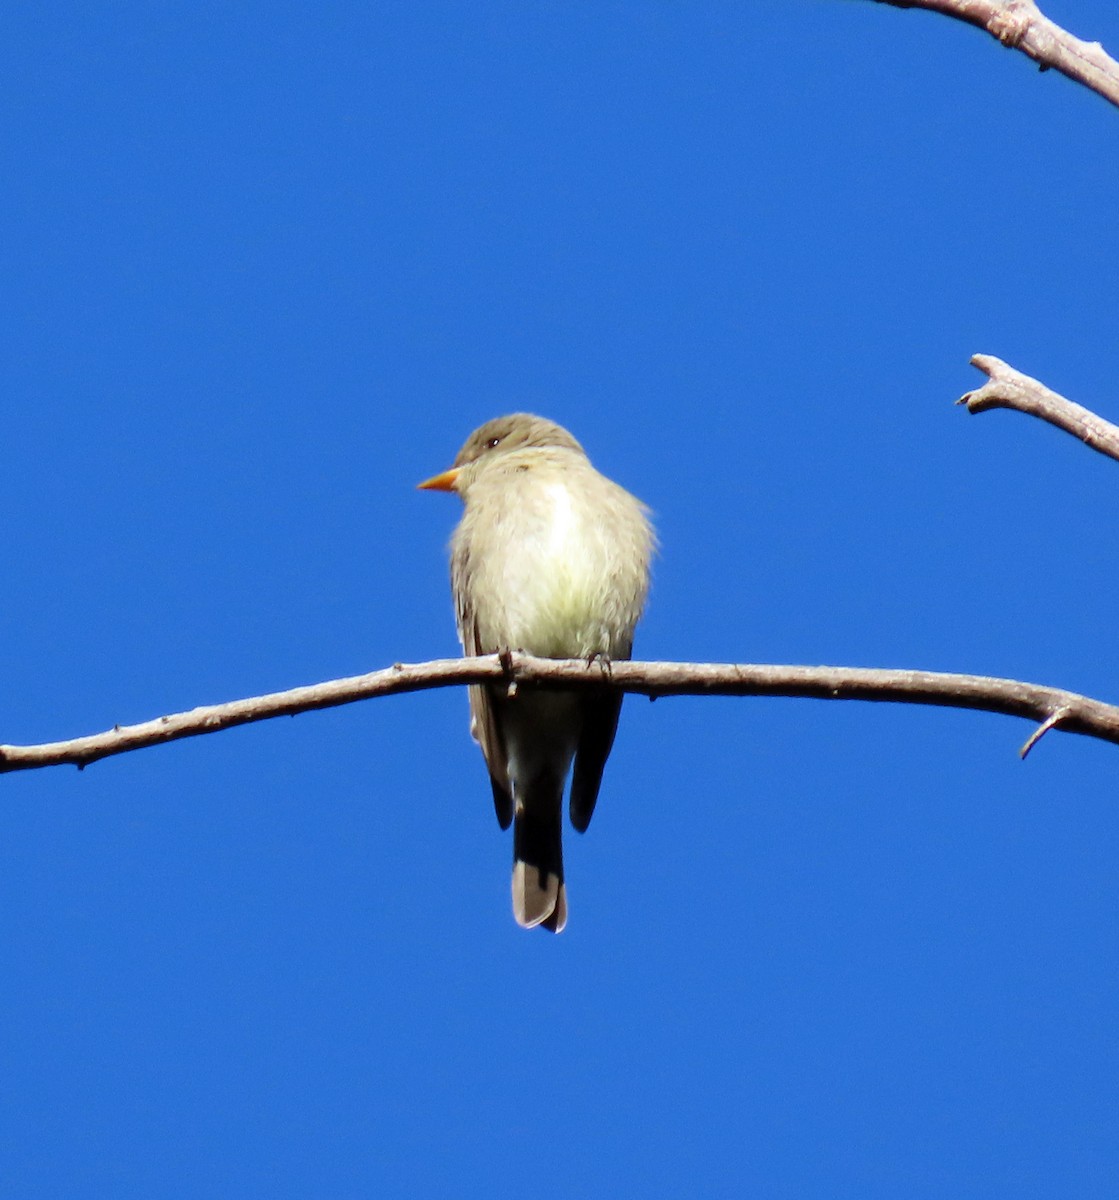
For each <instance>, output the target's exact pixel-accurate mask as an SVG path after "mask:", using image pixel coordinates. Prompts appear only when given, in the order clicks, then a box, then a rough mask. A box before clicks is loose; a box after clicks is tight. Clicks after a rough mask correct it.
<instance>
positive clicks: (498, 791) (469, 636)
mask: <svg viewBox="0 0 1119 1200" xmlns="http://www.w3.org/2000/svg"><path fill="white" fill-rule="evenodd" d="M464 615H465V614H464ZM460 632H461V633H462V646H463V650H464V652H465V653H466V654H467V655H471V656H472V655H475V654H489V653H492V651H490V650H485V649H483V648H482V647H481V645H480V643H479V639H478V627H477V624H476V623H475V622H474V621H473V620H472V619H471V620H469V621H464V622H463V623H462V624H461V625H460ZM468 690H469V692H470V732H471V735H472V736H473V738H474V740H475V741H476V742H477V743H478V745H479V746H481V747H482V754H483V755H484V756H485V759H486V766H487V767H489V770H490V785H491V786H492V788H493V808H494V812H495V813H496V814H497V823H498V824H499V825H500V826H501V828H502V829H508V828H509V825H510V823H511V822H512V820H513V796H512V792H511V789H510V787H509V762H508V756H507V755H506V751H505V739H504V738H503V737H502V736H501V728H500V726H499V724H498V721H497V714H496V712H495V711H494V709H495V707H496V705H497V704H498V703H500V701H499V700H498V699H497V697H496V695H495V694H494V691H493V689H492V688H490V687H488V686H487V685H486V684H479V683H472V684H471V685H470V687H469V689H468Z"/></svg>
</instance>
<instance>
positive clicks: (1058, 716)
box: [1018, 708, 1069, 758]
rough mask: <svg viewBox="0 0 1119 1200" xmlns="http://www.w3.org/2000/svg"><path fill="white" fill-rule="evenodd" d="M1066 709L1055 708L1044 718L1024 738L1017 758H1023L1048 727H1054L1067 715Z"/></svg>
mask: <svg viewBox="0 0 1119 1200" xmlns="http://www.w3.org/2000/svg"><path fill="white" fill-rule="evenodd" d="M1068 715H1069V714H1068V710H1067V709H1064V708H1058V709H1055V710H1054V711H1053V712H1051V713H1050V714H1049V716H1047V717H1046V718H1045V720H1044V721H1042V723H1041V724H1040V725H1039V726H1038V727H1037V728H1036V729H1035V730H1034V731H1033V733H1031V734H1030V736H1029V737H1028V738H1026V741H1025V744H1024V745H1023V746H1022V749H1021V750H1019V751H1018V756H1019V758H1025V757H1026V755H1027V754H1029V752H1030V751H1031V750H1032V749H1033V748H1034V747H1035V746H1036V745H1037V744H1038V742H1040V741H1041V739H1042V738H1043V737H1044V736H1045V735H1046V734H1047V733H1048V732H1049V730H1050V729H1056V728H1057V726H1058V725H1059V724H1060V723H1061V722H1062V721H1063V720H1064V719H1065V717H1067V716H1068Z"/></svg>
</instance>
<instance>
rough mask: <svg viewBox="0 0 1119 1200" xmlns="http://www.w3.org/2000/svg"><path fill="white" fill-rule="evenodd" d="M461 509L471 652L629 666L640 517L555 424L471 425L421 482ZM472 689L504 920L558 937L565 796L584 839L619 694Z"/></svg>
mask: <svg viewBox="0 0 1119 1200" xmlns="http://www.w3.org/2000/svg"><path fill="white" fill-rule="evenodd" d="M419 486H420V487H421V488H430V489H435V490H438V491H448V492H450V491H453V492H457V493H458V495H459V496H460V497H461V499H462V501H463V504H464V505H465V511H464V513H463V516H462V520H461V521H460V522H459V524H458V527H457V529H456V530H455V533H454V537H453V539H452V542H451V588H452V591H453V593H454V603H455V614H456V618H457V621H458V632H459V638H460V639H461V641H462V644H463V650H464V652H465V653H466V654H468V655H474V654H493V653H502V652H504V651H508V650H523V651H525V652H527V653H529V654H536V655H541V656H543V657H545V658H585V659H587V660H588V661H589V660H591V659H593V658H596V657H597V658H600V659H602V660H605V662H606V663H607V664H608V663H609V660H611V659H623V658H629V656H630V652H631V650H632V647H633V630H634V626H635V625H636V624H637V619H638V617H639V616H640V615H641V608H642V605H643V604H644V602H645V594H646V592H647V590H648V586H649V557H650V554H651V552H652V548H653V541H654V539H653V530H652V527H651V526H650V524H649V521H648V520H647V518H646V515H645V513H646V510H645V508H644V506H643V505H642V504H641V503H640V501H638V500H636V499H634V497H633V496H631V495H630V494H629V493H628V492H627V491H625V490H624V489H622V488H620V487H619V486H618V485H617V484H616V483H613V482H612V481H611V480H609V479H607V478H606V477H605V476H604V475H600V474H599V473H598V472H597V471H596V470H595V469H594V467H592V466H591V464H590V460H589V459H588V458H587V456H586V454H585V453H584V452H583V448H582V446H580V445H579V443H578V442H577V441H576V440H575V439H574V438H573V437H572V436H571V434H569V433H568V432H567V430H566V429H561V428H560V426H558V425H555V424H553V423H552V422H551V421H546V420H544V419H543V418H542V417H534V416H531V415H529V414H527V413H514V414H512V415H511V416H507V417H498V418H496V419H495V420H493V421H488V422H487V423H486V424H485V425H483V426H482V427H481V428H480V429H476V430H475V431H474V432H473V433H472V434H471V435H470V437H469V438H468V439H467V441H466V444H465V445H464V446H463V448H462V449H461V450H460V451H459V453H458V457H457V458H456V459H455V462H454V466H453V467H451V469H450V470H449V471H444V472H443V473H442V474H441V475H436V476H434V477H433V478H431V479H428V480H425V481H424V482H423V483H421V484H420V485H419ZM508 692H509V689H507V688H505V687H502V686H492V685H486V686H472V687H471V688H470V712H471V723H470V730H471V733H472V734H473V735H474V737H475V739H476V740H477V741H478V743H479V744H480V746H481V747H482V753H483V754H484V755H485V758H486V765H487V766H488V767H489V772H490V781H491V783H492V785H493V800H494V808H495V809H496V811H497V819H498V822H499V823H500V825H501V827H502V829H507V828H508V827H509V824H510V822H512V825H513V915H514V917H516V919H517V923H518V924H520V925H523V926H525V927H526V928H530V927H532V926H535V925H540V926H542V927H543V928H545V929H550V930H553V931H554V932H556V933H559V931H560V930H561V929H563V927H564V925H565V924H566V922H567V896H566V891H565V888H564V882H563V847H562V809H563V789H564V783H565V781H566V779H567V773H568V770H569V769H570V768H571V764H572V760H574V763H575V770H574V776H573V779H572V783H571V800H570V812H571V823H572V825H574V826H575V828H576V829H577V830H579V832H580V833H581V832H583V831H584V830H585V829H586V828H587V825H588V824H589V823H590V819H591V815H592V813H593V812H594V806H595V801H596V799H597V798H598V789H599V785H600V783H601V781H602V771H603V768H604V767H605V766H606V759H607V756H608V755H609V753H610V747H611V746H612V745H613V742H614V733H615V730H616V729H617V725H618V713H619V712H620V710H621V705H622V697H621V694H620V693H617V692H614V691H612V690H610V689H608V688H603V689H602V690H601V691H597V690H596V691H587V690H579V691H554V690H543V689H539V688H535V687H522V688H520V689H518V690H517V691H516V692H515V694H513V695H509V694H508Z"/></svg>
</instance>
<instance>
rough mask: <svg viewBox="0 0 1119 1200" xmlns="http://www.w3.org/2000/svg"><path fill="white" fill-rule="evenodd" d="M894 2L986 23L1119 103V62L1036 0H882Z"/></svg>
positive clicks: (1045, 65)
mask: <svg viewBox="0 0 1119 1200" xmlns="http://www.w3.org/2000/svg"><path fill="white" fill-rule="evenodd" d="M877 3H879V4H889V5H890V6H891V7H892V8H924V9H928V11H929V12H935V13H942V14H943V15H944V16H946V17H955V18H956V20H958V21H965V22H966V23H967V24H968V25H974V26H976V27H977V28H978V29H985V30H986V31H987V32H988V33H989V34H990V35H991V36H992V37H994V38H997V39H998V40H999V41H1000V42H1002V44H1003V45H1004V46H1008V47H1010V48H1011V49H1013V50H1021V51H1022V53H1023V54H1027V55H1029V57H1030V58H1032V59H1033V60H1034V62H1036V63H1037V64H1038V65H1039V66H1040V67H1041V69H1042V70H1043V71H1047V70H1049V69H1050V68H1052V69H1053V70H1055V71H1060V73H1061V74H1062V75H1066V76H1067V77H1068V78H1069V79H1072V80H1075V82H1077V83H1082V84H1083V85H1084V86H1085V87H1087V88H1091V90H1092V91H1093V92H1097V93H1098V94H1099V95H1101V96H1102V97H1103V98H1104V99H1105V100H1110V101H1111V103H1112V104H1114V105H1116V106H1117V107H1119V62H1116V61H1115V59H1113V58H1112V57H1111V56H1110V55H1109V54H1108V53H1107V52H1106V51H1105V50H1104V48H1103V47H1102V46H1101V45H1100V43H1099V42H1084V41H1081V40H1080V38H1077V37H1073V35H1072V34H1071V33H1069V32H1068V31H1067V30H1064V29H1062V28H1061V27H1060V26H1059V25H1057V24H1055V23H1054V22H1053V21H1051V20H1050V19H1049V18H1048V17H1046V16H1045V15H1043V13H1042V12H1041V10H1040V9H1039V8H1038V6H1037V5H1036V4H1035V3H1034V0H877Z"/></svg>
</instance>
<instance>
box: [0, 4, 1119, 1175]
mask: <svg viewBox="0 0 1119 1200" xmlns="http://www.w3.org/2000/svg"><path fill="white" fill-rule="evenodd" d="M98 7H100V11H98ZM1046 11H1047V12H1048V13H1049V14H1050V15H1051V16H1052V17H1053V18H1054V19H1056V20H1058V21H1060V22H1062V23H1064V24H1066V25H1067V26H1068V27H1069V28H1071V29H1072V30H1073V31H1075V32H1077V33H1078V34H1080V35H1081V36H1085V37H1091V38H1099V39H1100V40H1102V41H1103V43H1104V45H1105V46H1107V47H1108V48H1109V49H1110V50H1111V51H1112V52H1115V51H1116V50H1119V10H1117V9H1116V7H1115V5H1114V3H1112V2H1111V0H1063V2H1058V0H1050V2H1049V3H1048V4H1047V5H1046ZM0 100H2V105H0V114H2V115H0V138H2V146H0V149H2V154H3V160H4V162H5V163H6V167H5V171H4V183H3V186H2V187H0V228H2V229H3V231H4V232H3V236H2V237H0V311H2V320H0V346H2V352H0V385H2V392H3V405H4V427H3V428H4V436H3V438H2V439H0V510H2V511H3V512H4V514H5V518H6V519H5V522H4V529H5V538H4V553H3V555H2V556H0V579H2V581H3V585H2V595H3V598H4V599H3V603H2V604H0V664H2V669H3V681H4V686H3V689H2V691H0V741H3V742H35V741H41V740H50V739H55V738H59V737H63V736H69V735H75V734H78V733H85V732H92V731H96V730H100V729H104V728H107V727H108V726H111V725H112V724H114V723H117V722H121V723H125V722H132V721H138V720H143V719H147V718H149V717H153V716H156V715H158V714H160V713H164V712H170V711H176V710H179V709H183V708H188V707H190V706H193V705H195V704H201V703H210V702H217V701H220V700H225V699H233V698H236V697H241V696H248V695H252V694H255V693H258V692H262V691H268V690H273V689H278V688H283V687H288V686H294V685H296V684H301V683H310V682H315V681H317V680H321V679H328V678H332V677H335V676H339V675H348V674H356V673H359V672H362V671H366V670H372V669H375V668H377V667H381V666H385V665H387V664H389V663H391V662H393V661H394V660H409V661H420V660H424V659H427V658H434V657H441V656H445V655H449V654H453V653H456V652H457V643H456V640H455V634H454V625H453V619H452V613H451V606H450V600H449V593H448V585H447V577H446V576H447V572H446V543H447V540H448V538H449V535H450V531H451V529H452V527H453V524H454V522H455V520H456V519H457V516H458V512H457V503H456V502H455V501H454V499H453V498H450V497H444V496H432V495H427V494H423V493H418V492H416V491H415V488H414V485H415V483H416V482H417V481H418V480H420V479H423V478H425V477H426V476H428V475H430V474H432V473H434V472H435V471H438V470H440V469H442V468H444V467H445V466H447V465H448V464H449V462H450V460H451V458H452V457H453V455H454V453H455V451H456V450H457V448H458V446H459V445H460V443H461V442H462V440H463V439H464V438H465V436H466V435H467V433H469V431H470V430H471V429H472V428H473V427H474V426H475V425H477V424H479V423H480V422H481V421H483V420H485V419H486V418H488V417H491V416H494V415H497V414H499V413H501V412H506V411H511V410H516V409H529V410H533V411H538V412H541V413H544V414H545V415H547V416H550V417H552V418H553V419H555V420H557V421H559V422H561V423H562V424H564V425H566V426H568V427H569V428H570V429H571V430H572V431H573V432H574V433H575V434H576V436H577V437H579V438H580V440H581V441H582V442H583V444H584V445H585V446H586V448H587V450H588V452H589V453H590V455H591V457H592V459H593V460H594V461H595V463H596V465H598V466H599V467H600V468H601V469H602V470H604V471H605V472H607V473H608V474H610V475H611V476H612V477H614V478H616V479H618V480H619V481H620V482H621V483H623V484H624V485H625V486H626V487H628V488H629V489H630V490H632V491H633V492H634V493H636V494H637V495H639V496H640V497H641V498H642V499H644V500H645V501H646V502H647V503H648V504H649V505H650V506H651V507H652V509H653V510H654V512H655V513H656V520H657V525H658V529H659V534H660V539H661V544H662V551H661V554H660V557H659V559H658V561H657V564H656V577H655V584H654V589H653V593H652V597H651V601H650V604H649V608H648V612H647V616H646V619H645V621H644V623H643V625H642V627H641V629H640V631H639V636H638V643H637V651H638V653H639V655H640V656H642V657H647V658H674V659H716V660H735V659H737V660H742V661H755V662H800V663H835V664H848V665H866V666H911V667H921V668H927V669H936V670H968V671H974V672H980V673H988V674H999V675H1009V676H1014V677H1020V678H1026V679H1030V680H1035V681H1038V682H1046V683H1052V684H1055V685H1059V686H1064V687H1069V688H1073V689H1076V690H1080V691H1084V692H1087V693H1089V694H1091V695H1095V696H1098V697H1100V698H1103V699H1111V698H1114V697H1116V695H1117V694H1119V643H1117V638H1116V635H1115V629H1116V622H1115V599H1114V598H1115V594H1116V588H1117V584H1119V569H1117V567H1116V563H1117V562H1119V555H1117V549H1119V547H1117V540H1119V535H1117V532H1116V531H1117V528H1119V526H1117V523H1116V521H1115V519H1114V512H1115V506H1116V502H1117V499H1119V465H1117V464H1115V463H1113V462H1109V461H1107V460H1105V459H1103V458H1102V457H1100V456H1098V455H1094V454H1092V453H1091V452H1090V451H1088V450H1086V449H1084V448H1083V447H1081V446H1079V445H1078V444H1077V443H1076V442H1075V441H1074V440H1073V439H1071V438H1069V437H1067V436H1065V435H1062V434H1060V433H1058V432H1057V431H1055V430H1053V429H1051V428H1048V427H1046V426H1043V425H1042V424H1040V423H1039V422H1035V421H1030V420H1028V419H1027V418H1025V417H1022V416H1019V415H1016V414H1009V413H991V414H988V415H984V416H980V417H971V416H969V415H967V414H966V413H965V412H964V411H963V410H961V409H958V408H954V407H953V404H952V402H953V401H954V400H955V398H956V397H957V396H959V395H960V394H961V393H962V392H964V391H965V390H967V389H968V388H971V387H973V386H976V385H977V384H978V383H979V382H980V376H979V375H978V373H977V372H975V371H973V370H972V369H971V368H969V367H968V365H967V360H968V357H969V356H970V355H971V354H972V353H974V352H976V351H980V352H987V353H994V354H998V355H999V356H1001V357H1003V358H1005V359H1007V360H1008V361H1010V362H1011V363H1013V364H1014V365H1015V366H1017V367H1019V368H1020V369H1022V370H1024V371H1027V372H1029V373H1031V374H1033V375H1036V376H1038V377H1039V378H1041V379H1043V380H1044V381H1045V382H1047V383H1048V384H1049V385H1050V386H1052V387H1054V388H1056V389H1057V390H1059V391H1061V392H1063V393H1064V394H1066V395H1068V396H1070V397H1072V398H1074V399H1076V400H1079V401H1080V402H1082V403H1084V404H1087V405H1088V406H1089V407H1093V408H1096V409H1097V410H1099V411H1101V412H1102V413H1103V414H1104V415H1107V416H1110V417H1112V418H1113V419H1115V418H1116V416H1117V414H1119V386H1117V383H1116V381H1117V379H1119V338H1117V337H1116V330H1117V328H1119V288H1117V285H1116V278H1117V275H1116V263H1117V259H1119V222H1117V221H1116V207H1115V196H1116V194H1117V191H1119V153H1117V152H1116V147H1117V143H1119V113H1117V112H1116V111H1115V110H1114V109H1113V108H1111V107H1109V106H1108V105H1107V104H1105V103H1104V101H1102V100H1101V99H1100V98H1099V97H1096V96H1094V95H1092V94H1090V93H1088V92H1087V91H1085V90H1083V89H1079V88H1077V87H1075V86H1074V85H1072V84H1070V83H1069V82H1067V81H1066V80H1064V79H1062V78H1060V77H1058V76H1056V75H1055V74H1048V75H1039V74H1038V72H1037V70H1036V68H1035V67H1034V66H1032V65H1031V64H1030V63H1029V62H1028V60H1026V59H1025V58H1024V57H1023V56H1021V55H1016V54H1012V53H1009V52H1007V51H1004V50H1001V49H1000V48H999V47H998V46H997V45H996V44H995V43H994V42H993V41H991V39H989V38H986V37H984V36H982V35H980V34H979V33H977V32H976V31H974V30H971V29H969V28H966V27H964V26H962V25H958V24H955V23H952V22H949V21H947V20H945V19H943V18H938V17H935V16H932V15H930V14H922V13H913V12H901V11H897V10H894V9H889V8H886V7H884V6H879V5H875V4H871V3H855V2H849V0H803V2H797V3H792V4H790V3H783V4H768V5H763V4H757V3H748V4H731V3H703V4H689V5H683V4H678V3H667V2H663V0H660V2H656V0H645V2H643V3H621V2H618V3H613V2H606V3H595V4H589V3H556V2H553V3H548V2H538V3H512V2H505V3H500V2H492V3H491V2H486V0H481V2H479V3H475V4H471V5H459V4H450V3H440V2H436V0H410V2H409V3H406V4H405V3H390V4H378V5H367V4H357V3H349V4H342V3H339V4H329V5H323V6H316V5H310V4H297V3H275V4H269V5H262V4H247V3H246V4H232V5H221V6H218V5H202V6H199V5H185V4H161V5H158V6H153V5H140V4H119V5H113V6H93V7H91V6H87V5H77V4H58V5H54V6H50V7H49V8H43V7H41V6H40V7H37V8H33V7H32V6H29V5H16V6H8V7H7V8H6V9H5V11H4V12H3V14H0ZM1028 733H1029V727H1028V726H1027V725H1026V724H1025V723H1023V722H1017V721H1012V720H1009V719H1006V718H999V717H994V716H986V715H982V714H975V713H962V712H953V711H948V710H922V709H917V708H909V707H895V706H866V705H855V704H843V705H841V704H826V703H822V702H814V701H791V700H763V699H750V700H741V699H739V700H727V699H717V700H712V699H706V700H704V699H675V700H665V701H661V702H658V703H657V704H655V705H651V704H649V703H648V702H646V701H642V700H637V699H631V700H630V701H629V702H628V703H627V705H626V709H625V712H624V713H623V720H622V726H621V730H620V734H619V738H618V743H617V746H616V749H615V752H614V755H613V757H612V759H611V762H610V765H609V768H608V770H607V774H606V779H605V785H604V788H603V793H602V797H601V800H600V803H599V808H598V812H597V814H596V817H595V821H594V824H593V825H592V827H591V829H590V831H589V832H588V834H587V835H586V836H585V837H578V836H577V835H574V834H573V833H569V834H568V837H567V846H568V853H567V866H568V884H569V898H570V909H571V919H570V925H569V927H568V930H567V932H565V933H564V934H563V936H562V937H560V938H553V937H547V936H544V935H542V934H539V933H525V932H522V931H521V930H519V929H517V928H516V927H515V925H514V924H513V921H512V918H511V915H510V911H509V897H508V872H509V858H510V847H509V844H508V839H507V837H506V836H505V835H502V834H501V833H500V831H499V830H498V828H497V825H496V823H495V821H494V819H493V813H492V806H491V803H490V798H489V795H488V785H487V780H486V775H485V771H484V768H483V764H482V761H481V758H480V756H479V754H478V752H477V749H476V747H475V746H474V745H473V744H472V743H471V741H470V739H469V736H468V733H467V717H466V701H465V697H464V696H463V695H462V693H461V691H458V690H447V691H441V692H433V693H428V694H424V695H414V696H406V697H400V698H394V699H389V700H379V701H374V702H369V703H365V704H361V705H356V706H351V707H348V708H344V709H340V710H335V711H331V712H325V713H318V714H310V715H306V716H302V717H299V718H297V719H294V720H287V719H285V720H283V721H276V722H270V723H267V724H264V725H260V726H255V727H252V728H246V729H239V730H235V731H232V732H228V733H224V734H221V735H218V736H214V737H206V738H201V739H197V740H193V741H189V742H180V743H177V744H175V745H172V746H168V747H162V748H158V749H155V750H149V751H145V752H143V753H140V754H133V755H128V756H125V757H121V758H118V759H114V760H110V761H107V762H103V763H100V764H97V765H95V766H93V767H91V768H90V769H89V770H87V771H85V772H82V773H78V772H77V771H73V770H61V769H56V770H51V771H43V772H35V773H26V774H18V775H9V776H5V777H3V778H2V779H0V791H2V793H3V803H2V804H0V1081H2V1086H0V1109H2V1113H0V1117H2V1119H0V1184H2V1186H3V1190H4V1191H5V1193H6V1194H11V1195H18V1196H21V1197H54V1196H83V1197H84V1196H90V1197H94V1196H106V1197H134V1196H135V1197H145V1198H147V1197H153V1196H158V1197H194V1196H215V1195H230V1196H267V1197H288V1196H290V1197H306V1196H322V1197H359V1196H360V1197H364V1196H370V1195H377V1196H415V1195H425V1194H426V1195H433V1194H444V1195H447V1194H453V1195H463V1196H471V1195H486V1196H489V1197H493V1196H507V1195H508V1196H512V1195H518V1196H523V1195H524V1194H525V1193H526V1190H527V1191H529V1192H531V1193H533V1194H535V1195H536V1196H538V1197H543V1198H547V1197H553V1196H554V1197H577V1196H603V1195H641V1196H645V1197H659V1196H666V1197H667V1196H679V1195H683V1194H702V1195H709V1196H724V1195H725V1196H732V1195H733V1196H738V1195H753V1196H760V1197H782V1198H783V1197H805V1196H847V1195H850V1196H859V1197H896V1196H899V1195H904V1196H913V1197H923V1196H928V1197H937V1196H952V1197H969V1196H976V1197H979V1196H983V1197H990V1196H1014V1197H1035V1196H1036V1197H1049V1196H1055V1195H1061V1196H1068V1197H1096V1196H1100V1197H1103V1196H1112V1195H1114V1194H1115V1191H1116V1187H1117V1185H1119V1144H1117V1139H1116V1136H1115V1128H1116V1118H1117V1115H1119V1083H1117V1080H1119V1043H1117V1041H1116V1036H1115V1013H1116V1010H1117V1007H1119V963H1117V958H1116V945H1117V941H1116V924H1117V917H1116V913H1117V911H1119V866H1117V863H1119V789H1117V785H1116V780H1117V778H1119V757H1117V752H1116V749H1115V748H1114V747H1112V746H1105V745H1101V744H1096V743H1093V742H1091V741H1089V740H1087V739H1083V738H1073V737H1067V736H1060V735H1050V736H1049V737H1047V738H1046V739H1045V741H1044V742H1043V743H1042V744H1041V745H1040V746H1039V747H1038V748H1037V750H1036V751H1035V752H1034V754H1033V755H1032V756H1031V758H1030V760H1029V762H1028V763H1027V764H1025V765H1023V764H1022V763H1021V762H1019V760H1018V757H1017V749H1018V747H1019V745H1020V744H1021V743H1022V741H1023V740H1024V739H1025V737H1026V736H1027V734H1028Z"/></svg>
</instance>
